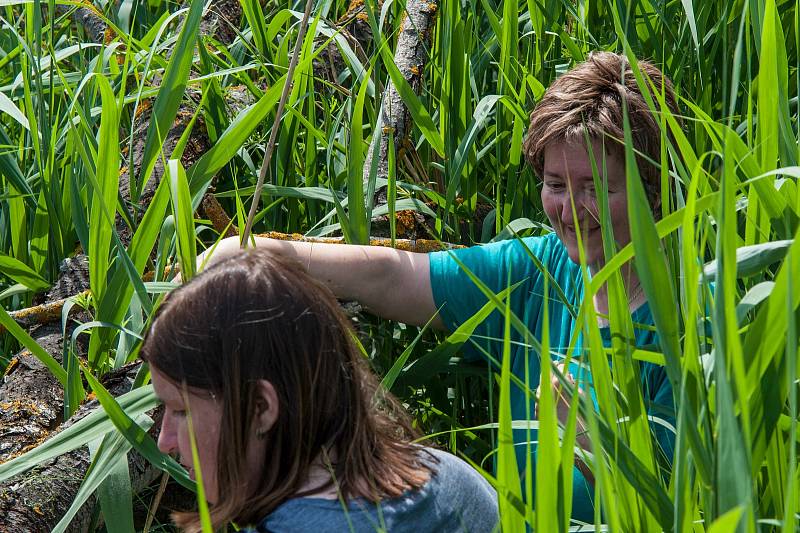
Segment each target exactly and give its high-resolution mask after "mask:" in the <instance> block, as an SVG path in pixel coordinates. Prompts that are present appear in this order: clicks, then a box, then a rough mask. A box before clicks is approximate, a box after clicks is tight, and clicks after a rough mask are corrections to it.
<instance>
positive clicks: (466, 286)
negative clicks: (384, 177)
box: [212, 52, 678, 521]
mask: <svg viewBox="0 0 800 533" xmlns="http://www.w3.org/2000/svg"><path fill="white" fill-rule="evenodd" d="M638 68H639V70H640V71H641V72H642V73H643V74H644V75H645V76H646V78H647V79H649V81H650V82H651V83H652V86H653V87H656V88H658V89H662V88H663V91H662V94H663V95H664V98H665V102H666V103H667V106H668V107H669V108H670V109H671V111H672V112H673V114H676V113H677V112H678V109H677V105H676V101H675V95H674V93H673V91H672V85H671V83H670V82H669V80H667V79H666V78H665V77H664V76H663V75H662V73H661V72H660V71H659V70H658V69H657V68H656V67H655V66H653V65H652V64H650V63H647V62H644V61H641V62H639V63H638ZM623 101H624V102H625V105H626V107H627V111H628V117H629V124H630V128H631V137H632V141H633V149H634V150H635V152H636V154H637V166H638V170H639V175H640V176H641V179H642V182H643V185H644V187H645V190H646V192H647V196H648V200H649V203H650V207H651V209H652V210H653V212H654V214H655V215H656V217H657V218H658V215H659V213H660V212H661V197H660V191H661V190H662V187H661V177H660V176H661V172H660V169H659V168H658V167H657V166H656V165H654V164H653V163H652V162H653V161H660V159H661V157H660V146H661V128H660V124H659V121H658V120H657V119H656V118H655V117H654V116H653V114H652V113H651V112H650V110H649V107H648V105H647V103H646V99H645V98H644V97H643V96H642V94H641V92H640V90H639V87H638V85H637V83H636V80H635V78H634V75H633V71H632V69H631V66H630V65H629V64H628V60H627V59H626V57H625V56H623V55H618V54H613V53H609V52H599V53H594V54H591V55H590V57H589V58H588V59H587V61H586V62H584V63H581V64H579V65H577V66H576V67H575V68H573V69H572V70H570V71H569V72H567V73H566V74H564V75H562V76H561V77H560V78H558V79H557V80H556V81H555V82H554V83H553V84H552V85H551V86H550V87H549V88H548V89H547V91H546V92H545V93H544V95H543V96H542V99H541V101H540V102H539V103H538V104H537V106H536V108H535V109H534V111H533V113H532V114H531V121H530V126H529V128H528V132H527V134H526V137H525V142H524V144H523V151H524V153H525V156H526V159H527V160H528V162H529V163H530V164H531V166H532V168H533V171H534V174H535V175H536V176H537V177H539V178H540V179H541V182H542V192H541V196H542V207H543V209H544V212H545V215H546V216H547V218H548V220H549V221H550V224H551V226H552V230H553V232H552V233H550V234H549V235H547V236H544V237H539V238H534V239H528V240H524V241H522V242H510V243H499V244H494V245H487V246H481V247H474V248H470V249H467V250H460V251H457V252H455V253H454V255H451V254H450V253H435V254H431V255H428V254H418V253H410V252H403V251H400V250H393V249H389V248H379V247H371V246H341V245H330V244H328V245H326V244H318V243H317V244H315V243H310V242H284V241H276V240H272V239H266V238H260V239H259V238H256V239H255V246H257V247H259V248H266V249H268V250H270V251H271V252H273V253H276V254H280V255H286V256H289V257H293V258H296V259H297V260H298V262H299V263H300V264H301V265H304V266H305V268H306V270H307V271H308V272H309V273H310V274H311V275H312V276H313V277H315V278H317V279H319V280H322V281H323V282H324V283H326V284H327V285H328V286H329V287H330V288H331V289H332V290H333V292H334V293H335V294H336V296H338V297H339V298H342V299H352V300H357V301H359V302H361V303H362V305H364V307H365V308H367V309H368V310H370V311H372V312H373V313H375V314H377V315H379V316H382V317H385V318H389V319H393V320H398V321H401V322H405V323H408V324H415V325H422V324H425V323H427V322H428V321H429V320H430V319H431V317H434V318H433V322H432V323H433V326H434V327H437V328H441V329H445V330H450V331H453V330H454V328H456V327H458V326H459V325H460V324H461V323H462V322H463V321H464V320H466V319H467V318H469V317H471V316H472V313H474V312H475V310H476V309H477V308H478V307H479V306H480V304H481V302H482V301H485V300H481V298H482V295H480V294H478V293H479V291H477V289H476V288H475V287H474V285H473V283H472V282H471V281H470V280H468V279H467V277H466V276H465V275H464V273H463V272H462V271H461V269H460V268H459V267H458V264H457V262H456V261H454V260H452V257H454V256H455V257H458V258H459V261H462V262H463V263H464V264H466V265H468V267H469V268H470V270H473V269H474V271H476V273H477V274H478V277H479V278H480V279H481V280H482V281H483V283H485V284H487V285H488V286H489V287H490V288H493V289H494V290H501V289H504V288H505V287H506V286H507V283H508V282H509V279H511V280H512V283H513V281H521V282H522V284H521V285H520V286H519V287H518V288H517V289H516V291H515V292H514V293H513V294H512V295H511V302H512V306H511V310H512V311H513V312H514V313H515V314H516V315H517V316H519V317H520V318H521V319H523V320H524V322H525V323H526V325H527V326H528V328H529V329H530V330H531V331H533V332H534V334H535V335H540V334H541V328H542V316H543V314H542V302H543V284H542V282H543V279H544V278H543V275H542V271H541V270H540V269H539V268H538V266H537V265H536V263H539V266H542V268H543V269H544V270H546V271H547V273H548V275H549V276H551V277H552V278H553V280H554V281H555V282H557V283H558V285H559V286H560V288H561V290H562V291H563V292H564V294H565V295H566V303H564V302H560V301H559V300H558V299H557V298H552V297H551V298H549V302H550V306H551V307H550V309H549V311H550V313H549V316H550V324H549V328H550V329H549V331H550V343H551V347H552V348H553V351H554V353H555V354H556V355H557V356H558V357H561V356H565V355H568V354H566V353H565V352H566V350H567V349H568V344H569V342H568V340H569V338H570V335H572V334H573V332H575V331H576V325H575V320H574V317H573V314H572V312H571V311H573V306H576V305H578V304H579V303H580V302H582V300H583V284H582V277H581V276H580V275H579V268H578V266H577V264H578V263H579V261H580V259H581V258H580V253H579V245H578V243H579V240H580V241H582V244H583V248H584V252H585V255H584V260H585V262H586V264H587V265H588V267H589V270H590V271H591V272H596V271H597V270H598V269H599V268H601V267H602V266H603V264H604V260H605V255H604V253H603V250H604V246H603V244H604V243H603V237H602V232H601V227H600V222H599V208H598V205H597V196H596V195H595V185H594V183H595V181H594V179H593V174H594V173H593V166H592V161H594V162H595V164H596V168H597V170H598V175H599V177H600V179H601V182H602V183H604V184H605V187H606V188H607V192H608V207H609V214H610V218H611V225H612V228H611V229H612V231H613V236H614V243H608V244H609V246H611V247H614V246H616V247H617V248H619V247H621V246H624V245H625V244H627V243H628V242H629V241H630V232H629V225H628V206H627V190H626V176H625V165H624V163H623V162H624V157H623V156H624V150H623V147H622V141H621V140H622V139H623V137H624V135H623ZM587 139H588V145H587ZM573 206H574V210H573ZM523 244H524V246H523ZM525 246H527V247H528V248H529V249H530V250H529V251H528V250H525ZM238 248H239V243H238V240H237V239H235V238H232V239H227V240H225V241H223V242H222V243H221V244H220V245H219V246H218V247H217V250H216V251H215V252H214V255H213V256H212V260H217V259H218V258H220V257H226V256H227V255H229V254H231V253H235V251H236V250H238ZM528 252H530V254H529V253H528ZM531 257H533V258H535V259H536V260H535V261H534V260H533V259H531ZM509 276H510V277H509ZM622 277H623V282H624V284H625V289H626V291H627V294H628V297H629V302H628V303H629V307H630V310H631V314H632V318H633V320H634V322H635V323H639V324H643V325H650V324H652V317H651V315H650V310H649V308H648V305H647V302H646V297H645V294H644V292H643V290H642V288H641V285H640V284H639V280H638V278H637V276H636V272H635V271H634V269H633V267H632V265H630V264H627V265H625V266H624V267H623V268H622ZM552 286H553V284H551V287H552ZM592 303H593V305H594V308H595V310H596V311H597V313H598V315H600V316H602V315H604V314H607V312H608V300H607V295H606V293H605V287H603V288H602V289H601V290H600V291H599V292H598V293H597V294H595V295H594V298H593V302H592ZM439 307H441V308H442V310H441V315H437V312H438V309H439ZM497 316H498V315H497V314H495V315H494V316H490V317H489V318H488V319H487V320H486V321H485V322H484V323H483V324H482V325H481V326H480V327H479V329H478V332H477V333H476V334H475V335H473V337H472V340H471V343H473V346H474V343H476V342H477V343H484V344H483V346H482V347H483V348H486V349H488V350H489V353H490V355H492V356H493V358H495V359H499V357H500V356H501V352H499V351H498V350H497V345H496V343H495V344H492V343H491V342H488V344H487V343H486V341H485V340H481V339H485V338H486V337H490V338H491V337H494V338H498V337H499V338H502V335H501V334H499V330H498V321H497ZM605 335H606V337H608V332H607V331H606V332H605ZM607 340H608V339H607V338H606V342H607ZM635 342H636V345H637V346H643V345H647V344H653V343H657V342H658V339H657V338H656V336H655V334H654V333H653V332H652V331H650V330H647V329H646V328H643V329H639V330H637V331H636V339H635ZM467 351H468V352H469V351H472V352H473V353H474V352H475V350H473V349H471V348H470V347H467ZM478 351H480V350H478ZM581 351H582V348H581V345H580V343H579V344H578V347H577V350H576V352H578V355H580V352H581ZM521 353H522V352H521V351H520V348H517V349H515V352H514V353H513V354H512V357H513V358H514V359H513V361H512V365H513V368H514V373H515V374H516V375H517V376H518V377H520V378H527V379H528V382H529V383H530V384H531V386H535V385H537V384H538V379H539V365H538V361H539V354H533V353H531V354H529V355H530V357H528V363H529V364H528V368H529V374H528V375H527V376H525V357H524V356H523V355H521ZM569 355H575V354H569ZM531 362H533V364H530V363H531ZM640 370H641V381H642V387H643V393H644V395H643V396H644V398H645V401H646V402H647V408H648V410H649V412H650V413H651V415H653V416H658V418H660V419H662V421H664V422H665V423H663V424H655V425H653V428H654V433H655V434H656V437H657V441H658V443H659V445H660V447H661V448H662V451H663V455H664V457H665V458H666V459H667V461H670V460H671V459H672V454H673V451H672V446H673V445H672V442H673V435H672V432H671V431H669V429H668V428H669V426H670V420H671V419H672V416H673V413H674V407H673V399H672V390H671V388H670V384H669V382H668V381H667V379H666V377H665V376H664V372H663V369H662V368H660V367H658V366H655V365H651V364H648V363H645V364H642V365H640ZM523 381H524V379H523ZM512 404H513V409H514V415H515V416H517V417H520V416H521V417H522V418H525V416H527V413H535V408H532V407H535V406H531V405H529V404H528V403H527V399H526V395H524V394H521V392H520V391H517V392H516V393H514V397H513V398H512ZM559 412H562V413H563V409H562V410H560V411H559ZM515 437H516V438H517V439H522V440H525V439H526V436H525V435H522V436H520V434H519V432H517V434H516V435H515ZM522 459H525V458H524V457H522ZM520 464H521V465H524V461H521V462H520ZM584 470H585V469H584ZM574 481H575V483H574V486H575V489H576V494H575V498H574V502H573V504H574V505H573V517H574V518H578V519H582V520H585V521H591V520H592V517H593V503H592V498H591V495H592V492H593V489H592V486H591V484H592V481H591V476H589V478H588V479H586V476H584V475H583V474H582V472H580V471H578V470H576V472H575V474H574ZM579 489H580V490H579Z"/></svg>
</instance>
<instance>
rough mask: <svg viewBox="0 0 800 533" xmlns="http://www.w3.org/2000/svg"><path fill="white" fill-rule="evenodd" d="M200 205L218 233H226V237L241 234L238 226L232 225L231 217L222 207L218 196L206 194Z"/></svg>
mask: <svg viewBox="0 0 800 533" xmlns="http://www.w3.org/2000/svg"><path fill="white" fill-rule="evenodd" d="M200 205H201V206H202V208H203V212H204V213H205V215H206V217H207V218H208V220H210V221H211V225H212V226H213V227H214V230H216V232H217V233H219V234H223V233H224V234H225V236H226V237H233V236H235V235H238V234H239V230H238V229H237V228H236V226H234V225H233V224H231V217H229V216H228V213H226V212H225V209H224V208H223V207H222V206H221V205H220V203H219V201H218V200H217V197H216V196H214V195H213V194H206V195H205V196H203V200H202V202H201V204H200Z"/></svg>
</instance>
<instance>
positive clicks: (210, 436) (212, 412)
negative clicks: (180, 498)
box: [150, 366, 222, 503]
mask: <svg viewBox="0 0 800 533" xmlns="http://www.w3.org/2000/svg"><path fill="white" fill-rule="evenodd" d="M150 376H151V378H152V381H153V389H154V390H155V393H156V396H158V398H159V399H160V400H161V401H162V402H164V418H163V419H162V421H161V433H159V436H158V449H159V450H161V451H162V452H164V453H168V454H171V455H176V456H177V457H178V459H179V460H180V462H181V464H182V465H183V466H184V467H185V468H186V470H188V471H189V476H190V477H191V478H192V479H194V478H195V470H194V467H193V461H192V445H191V440H190V437H189V424H188V417H187V413H191V415H192V425H193V426H194V432H195V440H196V442H197V454H198V457H199V459H200V471H201V473H202V476H203V488H204V489H205V493H206V499H207V500H208V501H209V502H210V503H215V502H216V501H217V498H218V490H217V450H218V449H219V435H220V422H221V419H222V407H221V404H220V403H219V402H217V401H216V400H214V399H213V398H212V397H211V394H210V393H208V394H205V393H197V392H187V393H186V399H188V400H189V404H188V405H187V404H186V402H185V397H184V391H183V389H182V388H181V387H180V386H178V385H176V384H175V383H174V382H173V381H172V380H170V379H169V378H168V377H167V376H165V375H164V374H163V373H162V372H160V371H159V370H158V369H157V368H155V367H153V366H151V367H150Z"/></svg>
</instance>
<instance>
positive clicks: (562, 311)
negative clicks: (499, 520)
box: [430, 233, 675, 522]
mask: <svg viewBox="0 0 800 533" xmlns="http://www.w3.org/2000/svg"><path fill="white" fill-rule="evenodd" d="M523 243H524V246H523ZM525 246H527V248H528V250H529V252H530V253H529V252H528V251H526V249H525ZM451 253H453V254H455V256H456V257H457V258H458V260H459V261H461V262H462V263H463V264H464V265H465V266H466V267H467V268H468V269H469V270H470V271H471V272H472V273H473V274H474V275H475V276H477V277H478V278H479V279H480V280H481V281H482V282H483V283H484V284H485V285H486V286H487V287H488V288H489V289H491V290H492V291H493V292H494V293H495V294H497V293H498V292H500V291H502V290H504V289H506V288H507V287H508V286H509V285H513V284H515V283H518V282H520V285H519V286H518V287H517V288H516V289H515V290H514V291H513V292H512V293H511V295H510V299H511V301H510V308H511V310H512V311H513V312H514V313H515V314H516V315H517V316H518V317H519V318H520V320H522V321H523V322H524V323H525V325H526V326H527V327H528V329H529V330H530V331H531V333H532V334H533V335H534V336H536V338H537V339H539V340H541V335H542V326H543V321H544V312H543V303H544V284H545V282H544V275H543V273H542V271H541V270H540V269H539V268H537V266H536V264H535V262H534V261H533V260H532V259H531V257H530V255H531V254H532V255H533V256H535V257H536V258H537V259H538V260H539V262H541V264H542V266H543V267H544V268H545V269H546V270H547V272H548V273H549V274H550V276H551V281H550V286H549V287H548V289H549V291H548V292H549V293H548V298H547V301H548V315H549V333H550V349H551V351H552V352H554V353H553V355H552V358H553V359H559V358H562V357H563V356H565V355H567V353H566V352H567V351H568V349H569V344H570V339H571V336H572V334H573V331H574V330H575V329H576V315H577V310H578V306H579V304H580V302H581V300H582V298H583V279H582V275H581V272H580V266H579V265H577V264H576V263H574V262H573V261H572V260H571V259H570V258H569V255H568V254H567V249H566V248H565V247H564V245H563V244H562V243H561V241H560V240H559V239H558V237H557V236H556V234H555V233H550V234H548V235H545V236H543V237H531V238H526V239H522V242H520V241H519V240H508V241H501V242H496V243H492V244H487V245H484V246H475V247H472V248H466V249H462V250H457V251H454V252H435V253H432V254H430V280H431V287H432V288H433V298H434V301H435V303H436V306H437V307H439V308H441V311H440V313H441V317H442V320H443V321H444V323H445V325H446V326H447V327H448V329H449V330H450V331H454V330H455V329H456V328H457V327H458V326H459V325H460V324H462V323H464V322H465V321H466V320H468V319H469V318H471V317H472V316H473V315H474V314H475V313H476V312H477V311H478V310H480V308H481V307H483V306H484V305H485V304H486V303H487V301H488V299H487V298H486V296H485V295H484V294H483V293H482V292H481V290H480V289H479V288H478V287H477V286H476V285H475V284H474V283H473V282H472V280H471V279H470V277H469V276H468V275H467V273H466V272H464V270H462V269H461V267H460V266H459V265H458V263H457V262H456V261H455V260H454V259H453V257H452V256H451ZM553 282H555V283H556V284H558V286H559V287H560V289H561V291H562V292H563V298H562V297H561V296H560V295H559V292H558V290H557V289H556V288H555V287H553ZM563 300H566V302H567V304H565V303H564V301H563ZM632 320H633V323H634V325H636V324H642V325H652V323H653V318H652V314H651V313H650V309H649V307H648V306H647V304H645V305H643V306H641V307H639V308H638V309H637V310H636V311H634V312H633V315H632ZM503 330H504V317H503V315H502V313H500V312H498V311H494V312H492V314H491V315H489V317H488V318H487V319H486V320H484V321H483V322H482V323H481V324H480V325H479V326H478V327H477V328H476V329H475V331H474V332H473V334H472V337H471V339H470V340H471V343H467V344H465V355H466V356H467V357H473V358H474V357H478V356H480V355H481V354H483V352H484V351H486V352H488V353H489V354H490V355H491V356H492V357H494V358H495V359H496V360H498V361H499V360H500V357H501V355H502V346H503V342H502V340H503ZM601 333H602V336H603V342H604V344H605V345H606V346H610V340H611V339H610V332H609V330H608V328H601ZM521 341H522V337H521V336H520V335H519V334H518V333H516V332H515V331H513V328H512V346H511V358H512V360H511V371H512V372H513V374H514V375H515V376H516V377H518V378H519V379H520V380H521V381H522V382H523V383H524V382H525V381H526V366H527V371H528V376H527V381H528V383H529V386H530V389H531V390H533V389H535V388H536V387H537V386H538V384H539V375H540V364H539V354H538V353H536V352H535V351H534V350H533V349H531V348H528V347H525V346H524V345H522V342H521ZM657 342H658V337H657V335H656V333H655V332H654V331H653V330H651V329H642V328H636V345H637V346H646V345H651V344H656V343H657ZM583 351H584V350H583V346H582V341H581V338H580V337H579V338H578V340H577V343H576V347H575V352H574V353H573V357H577V358H580V356H581V354H582V353H583ZM579 368H580V367H579V366H578V364H577V363H575V364H573V365H572V366H571V367H570V372H571V373H573V374H576V373H577V371H578V369H579ZM639 368H640V373H641V379H642V389H643V397H644V400H645V403H646V407H647V410H648V415H651V416H654V417H657V418H659V419H661V420H662V421H664V422H666V424H667V426H669V425H674V405H673V398H672V387H671V385H670V383H669V380H668V379H667V376H666V372H665V370H664V368H663V367H662V366H659V365H655V364H652V363H648V362H643V363H640V364H639ZM589 378H590V376H589ZM583 379H585V378H582V380H583ZM510 396H511V414H512V417H513V419H514V420H528V419H529V418H530V417H532V416H533V413H534V412H535V404H534V402H533V399H532V398H531V397H530V396H529V395H527V394H525V392H524V391H523V390H522V389H521V388H520V387H518V386H515V385H513V384H512V389H511V395H510ZM651 428H652V430H653V432H654V434H655V436H656V439H657V441H658V443H659V444H660V448H661V450H662V452H663V457H664V458H665V459H666V460H667V461H671V460H672V455H673V449H674V437H675V435H674V433H673V432H672V431H671V430H670V429H669V428H668V427H665V425H664V424H653V423H651ZM528 439H530V440H531V441H532V444H531V448H532V450H533V455H532V457H531V460H532V461H534V466H535V458H536V452H535V448H536V446H535V441H536V433H535V431H534V430H530V431H528V430H515V431H514V441H515V443H516V444H517V446H516V451H517V464H518V466H519V468H520V475H521V476H522V475H524V472H525V465H526V460H527V458H526V446H524V443H525V442H527V441H528ZM534 481H535V480H534ZM593 496H594V489H593V488H592V487H591V486H590V485H589V483H588V482H587V481H586V480H585V479H584V477H583V475H582V474H581V472H580V471H579V470H578V468H577V467H576V468H575V469H574V470H573V505H572V517H573V518H574V519H576V520H580V521H584V522H593V521H594V503H593Z"/></svg>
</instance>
